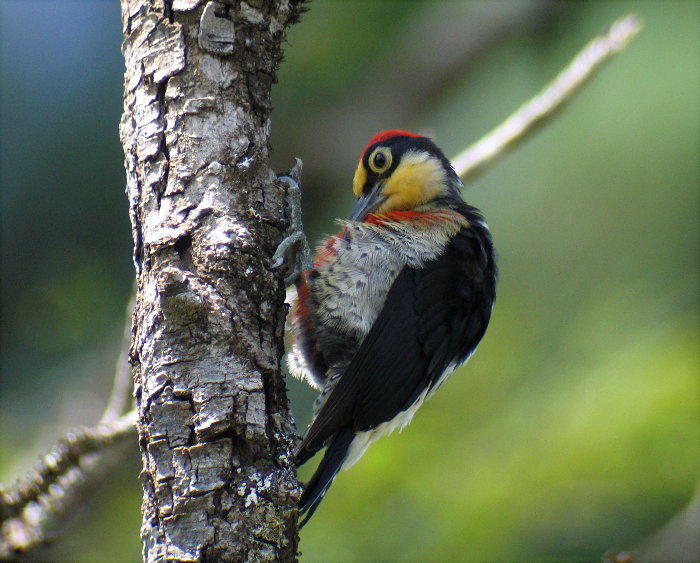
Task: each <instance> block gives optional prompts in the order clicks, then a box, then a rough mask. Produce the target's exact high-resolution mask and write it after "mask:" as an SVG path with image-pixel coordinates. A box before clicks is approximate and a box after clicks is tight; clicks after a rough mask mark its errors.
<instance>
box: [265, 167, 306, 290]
mask: <svg viewBox="0 0 700 563" xmlns="http://www.w3.org/2000/svg"><path fill="white" fill-rule="evenodd" d="M300 175H301V160H299V159H297V163H296V164H295V166H294V167H293V168H292V170H290V171H289V174H288V175H281V176H278V177H277V179H278V180H279V181H280V182H282V183H284V184H285V189H286V191H287V195H286V198H285V199H286V213H287V218H288V220H289V227H288V228H287V233H286V236H285V237H284V238H283V239H282V242H280V244H279V246H278V247H277V250H276V251H275V253H274V255H273V256H272V268H273V269H277V268H282V267H286V268H287V274H286V275H285V277H284V283H285V285H292V284H293V283H294V282H296V281H297V280H298V279H299V278H300V277H301V272H303V271H304V270H310V269H311V267H312V263H311V250H310V249H309V242H308V241H307V240H306V235H305V234H304V226H303V225H302V222H301V188H300V187H299V181H298V178H299V176H300Z"/></svg>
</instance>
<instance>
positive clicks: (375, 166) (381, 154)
mask: <svg viewBox="0 0 700 563" xmlns="http://www.w3.org/2000/svg"><path fill="white" fill-rule="evenodd" d="M391 158H392V157H391V151H390V150H389V149H387V148H386V147H378V148H376V149H374V152H373V153H372V154H371V155H370V156H369V159H368V161H367V163H368V164H369V168H370V170H372V172H374V173H375V174H381V173H382V172H386V171H387V170H388V169H389V168H390V167H391Z"/></svg>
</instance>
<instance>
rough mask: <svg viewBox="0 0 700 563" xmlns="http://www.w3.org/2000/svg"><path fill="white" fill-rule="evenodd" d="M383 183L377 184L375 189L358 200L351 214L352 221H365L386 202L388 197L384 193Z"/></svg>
mask: <svg viewBox="0 0 700 563" xmlns="http://www.w3.org/2000/svg"><path fill="white" fill-rule="evenodd" d="M382 187H383V184H382V182H377V183H376V184H375V185H374V187H373V188H372V189H371V190H370V191H369V192H368V193H366V194H365V195H363V196H362V197H361V198H359V199H358V200H357V203H356V204H355V208H354V209H353V210H352V213H351V214H350V220H351V221H364V219H365V217H367V215H368V214H369V213H372V212H373V211H375V210H376V209H377V208H378V207H379V206H380V205H381V204H382V203H384V202H385V201H386V198H387V196H386V195H384V194H383V193H382Z"/></svg>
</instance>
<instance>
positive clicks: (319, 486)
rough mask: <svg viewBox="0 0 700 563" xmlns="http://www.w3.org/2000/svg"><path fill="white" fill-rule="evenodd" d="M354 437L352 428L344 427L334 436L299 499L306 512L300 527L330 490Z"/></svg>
mask: <svg viewBox="0 0 700 563" xmlns="http://www.w3.org/2000/svg"><path fill="white" fill-rule="evenodd" d="M354 437H355V433H354V432H353V431H352V428H343V429H341V430H340V431H339V432H338V433H337V434H336V435H335V436H334V437H333V440H332V441H331V443H330V445H329V446H328V448H327V449H326V453H325V454H324V455H323V459H322V460H321V463H320V464H319V465H318V467H317V468H316V472H315V473H314V474H313V477H311V479H310V480H309V482H308V483H306V485H305V486H304V493H303V494H302V495H301V500H300V501H299V510H300V511H301V514H302V515H304V514H305V515H306V516H305V517H304V519H303V520H302V521H301V523H300V524H299V528H302V527H303V526H304V525H305V524H306V523H307V522H308V521H309V518H311V516H313V514H314V512H316V509H317V508H318V505H319V504H321V500H323V495H325V494H326V491H328V488H329V487H330V486H331V483H332V482H333V479H334V478H335V476H336V475H337V474H338V471H340V467H341V466H342V465H343V462H344V461H345V458H346V457H347V455H348V448H349V447H350V443H351V442H352V440H353V438H354ZM304 461H306V459H304V460H303V461H301V462H299V463H298V464H299V465H301V463H303V462H304Z"/></svg>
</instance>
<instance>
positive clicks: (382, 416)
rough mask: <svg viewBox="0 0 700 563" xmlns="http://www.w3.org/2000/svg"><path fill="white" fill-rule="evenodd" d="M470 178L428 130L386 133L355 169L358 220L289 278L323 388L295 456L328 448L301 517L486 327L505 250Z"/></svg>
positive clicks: (294, 352) (298, 331) (299, 347)
mask: <svg viewBox="0 0 700 563" xmlns="http://www.w3.org/2000/svg"><path fill="white" fill-rule="evenodd" d="M462 187H463V185H462V182H461V181H460V179H459V176H458V175H457V174H456V173H455V171H454V169H453V168H452V165H451V164H450V162H449V160H448V159H447V158H445V155H444V154H443V153H442V151H441V150H440V149H439V148H438V147H437V146H436V145H435V144H434V143H433V142H432V141H431V140H430V139H429V138H427V137H425V136H422V135H417V134H415V133H411V132H409V131H403V130H398V129H395V130H390V131H382V132H380V133H378V134H377V135H375V136H374V137H373V138H372V139H371V140H370V141H369V143H368V144H367V145H366V146H365V148H364V150H363V151H362V153H361V157H360V162H359V164H358V165H357V169H356V171H355V177H354V180H353V191H354V193H355V196H356V198H357V203H356V205H355V208H354V209H353V211H352V213H351V215H350V219H349V220H348V221H341V222H340V224H341V227H342V228H341V230H340V232H339V233H337V234H336V235H333V236H331V237H329V238H328V239H326V240H325V242H324V243H323V244H321V246H319V248H318V250H317V252H316V254H315V257H314V260H313V263H312V264H306V265H302V267H301V268H300V271H299V274H298V275H294V274H293V275H292V276H291V277H292V278H297V279H296V290H297V295H296V299H295V301H294V302H293V303H292V309H291V321H292V333H293V345H292V348H291V351H290V352H289V354H288V365H289V368H290V372H291V373H292V374H293V375H296V376H298V377H300V378H303V379H306V380H307V381H308V382H309V383H310V384H311V385H313V386H314V387H316V388H318V389H319V390H320V395H319V397H318V399H317V400H316V403H315V408H314V417H313V420H312V422H311V424H310V425H309V427H308V429H307V430H306V433H305V434H304V437H303V439H302V441H301V444H300V445H299V447H298V449H297V451H296V464H297V466H300V465H302V464H303V463H305V462H306V461H308V460H309V459H311V458H312V457H313V456H314V455H315V454H316V453H317V452H318V451H320V450H322V449H323V448H325V449H326V451H325V454H324V457H323V459H322V461H321V462H320V464H319V466H318V468H317V469H316V472H315V473H314V475H313V476H312V477H311V479H310V480H309V482H308V483H306V485H305V487H304V492H303V494H302V497H301V500H300V504H299V509H300V513H301V515H305V518H304V520H303V521H302V522H301V525H302V526H303V525H304V524H305V523H306V522H307V521H308V519H309V518H310V517H311V516H312V515H313V513H314V511H315V510H316V508H317V507H318V505H319V503H320V502H321V500H322V498H323V496H324V495H325V493H326V491H327V490H328V488H329V487H330V485H331V483H332V482H333V479H334V478H335V476H336V475H337V473H338V471H339V470H340V469H341V468H342V469H347V468H349V467H350V466H352V465H353V464H354V463H355V462H356V461H357V460H358V459H359V458H360V456H362V454H363V453H364V452H365V450H366V449H367V447H368V446H369V445H370V444H371V443H372V442H374V441H375V440H376V439H377V438H380V437H381V436H384V435H386V434H389V433H390V432H392V431H393V430H394V429H396V428H403V427H404V426H406V425H407V424H408V423H409V422H410V420H411V418H412V417H413V415H414V414H415V412H416V410H417V409H418V408H419V407H420V406H421V404H422V403H423V402H424V401H425V400H426V399H427V398H428V397H430V396H431V395H432V394H433V393H434V392H435V391H436V390H437V388H438V387H440V385H442V383H443V382H444V381H445V379H446V378H447V377H448V376H449V375H450V373H452V371H454V370H455V369H456V368H457V367H458V366H459V365H461V364H462V363H464V362H465V361H466V360H467V359H468V358H469V356H471V354H472V353H473V352H474V350H475V348H476V347H477V345H478V343H479V341H480V340H481V338H482V337H483V335H484V332H485V331H486V327H487V325H488V323H489V318H490V316H491V310H492V308H493V304H494V300H495V295H496V293H495V292H496V278H497V270H496V263H495V253H494V248H493V243H492V239H491V235H490V233H489V229H488V226H487V225H486V222H485V220H484V218H483V217H482V215H481V213H480V212H479V210H478V209H476V208H474V207H472V206H470V205H468V204H467V203H465V201H464V200H463V199H462V196H461V193H460V190H461V188H462ZM300 240H301V237H300V236H299V233H295V234H293V235H291V236H290V237H288V239H286V240H285V241H283V243H282V244H281V245H280V247H279V248H278V250H277V252H276V254H275V259H276V260H275V265H280V264H281V263H282V262H283V257H286V256H287V255H288V254H289V251H290V247H292V246H294V245H297V244H298V243H299V241H300ZM304 241H305V239H304ZM306 248H307V249H308V246H307V247H306ZM302 254H303V252H302ZM307 254H308V252H307Z"/></svg>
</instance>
